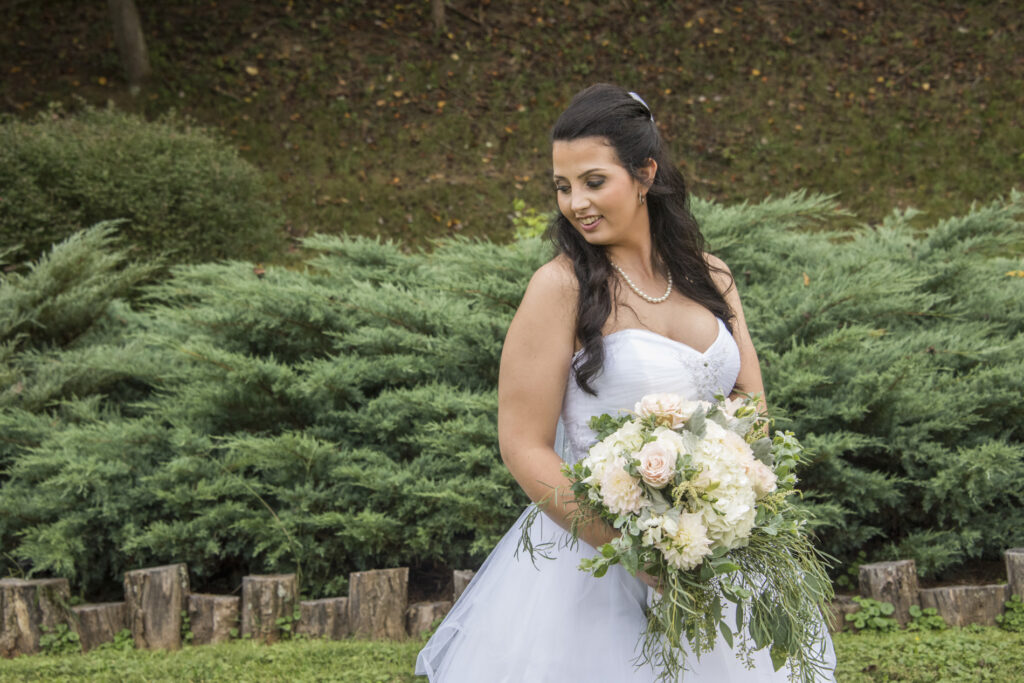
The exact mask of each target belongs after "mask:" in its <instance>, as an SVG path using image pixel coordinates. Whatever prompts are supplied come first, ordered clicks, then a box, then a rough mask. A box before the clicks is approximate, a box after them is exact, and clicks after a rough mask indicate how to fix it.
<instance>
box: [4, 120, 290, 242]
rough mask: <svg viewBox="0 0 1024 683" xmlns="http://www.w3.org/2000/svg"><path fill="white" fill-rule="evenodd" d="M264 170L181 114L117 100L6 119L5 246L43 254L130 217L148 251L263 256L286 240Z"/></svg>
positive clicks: (128, 227) (124, 229) (132, 231)
mask: <svg viewBox="0 0 1024 683" xmlns="http://www.w3.org/2000/svg"><path fill="white" fill-rule="evenodd" d="M263 196H264V188H263V185H262V180H261V178H260V175H259V172H258V171H257V170H256V169H255V168H253V167H252V166H251V165H250V164H249V163H247V162H245V161H244V160H242V159H241V158H239V156H238V154H237V153H236V152H235V151H234V150H233V149H231V148H229V147H228V146H227V145H225V144H224V143H223V142H221V141H220V140H219V139H217V138H216V137H214V136H213V134H212V133H211V132H209V131H207V130H205V129H202V128H197V127H195V126H193V125H192V124H190V123H188V122H186V121H183V120H180V119H179V118H177V117H174V116H166V117H164V118H162V119H161V120H159V121H155V122H147V121H145V120H143V119H140V118H138V117H136V116H132V115H129V114H125V113H121V112H118V111H115V110H112V109H110V110H96V109H88V108H87V109H85V110H83V111H81V112H80V113H78V114H76V115H73V116H64V115H61V114H56V113H54V114H46V115H43V116H41V117H40V118H39V119H37V120H36V121H34V122H30V123H26V122H21V121H17V120H12V121H8V122H6V123H4V124H3V125H0V251H3V250H4V248H9V247H12V246H20V249H18V250H17V251H16V252H14V253H13V254H11V255H9V256H8V257H7V259H8V260H23V259H26V258H36V257H37V256H39V255H40V254H41V253H43V252H44V251H45V250H46V249H47V248H48V247H49V246H50V245H51V244H52V243H54V242H59V241H61V240H63V239H65V238H66V237H68V236H69V235H71V234H73V233H74V232H75V231H76V230H79V229H81V228H83V227H85V226H88V225H92V224H94V223H97V222H100V221H106V220H114V219H122V218H123V219H127V220H126V222H125V223H124V224H123V225H122V226H121V228H120V232H121V234H123V235H124V236H125V237H126V238H127V240H128V242H129V243H130V244H132V245H133V246H134V247H135V249H136V253H137V254H138V255H139V256H140V257H141V258H151V257H153V256H156V255H158V254H161V253H163V252H168V253H169V255H170V257H171V258H172V259H173V260H175V261H178V262H195V261H206V260H212V259H221V258H254V259H258V258H259V257H260V254H262V253H263V252H264V251H265V250H268V249H269V248H272V247H273V246H274V245H276V244H279V243H280V235H281V230H280V225H281V221H280V220H279V219H278V217H277V212H276V211H275V210H274V208H273V207H272V206H270V205H269V204H268V203H267V202H266V201H264V200H263Z"/></svg>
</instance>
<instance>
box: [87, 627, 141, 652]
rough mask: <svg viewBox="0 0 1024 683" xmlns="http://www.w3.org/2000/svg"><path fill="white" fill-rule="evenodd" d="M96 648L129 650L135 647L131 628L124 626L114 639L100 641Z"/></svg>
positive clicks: (116, 650)
mask: <svg viewBox="0 0 1024 683" xmlns="http://www.w3.org/2000/svg"><path fill="white" fill-rule="evenodd" d="M94 649H95V650H112V651H114V652H128V651H131V650H134V649H135V638H133V637H132V632H131V629H127V628H123V629H121V630H120V631H118V632H117V633H115V634H114V639H113V640H111V641H108V642H106V643H100V644H99V645H97V646H96V647H95V648H94Z"/></svg>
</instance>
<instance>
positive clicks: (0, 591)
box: [0, 578, 71, 657]
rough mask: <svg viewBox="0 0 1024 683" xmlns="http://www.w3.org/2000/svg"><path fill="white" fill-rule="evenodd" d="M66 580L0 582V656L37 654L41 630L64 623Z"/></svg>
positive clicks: (68, 593)
mask: <svg viewBox="0 0 1024 683" xmlns="http://www.w3.org/2000/svg"><path fill="white" fill-rule="evenodd" d="M70 597H71V589H70V587H69V585H68V580H67V579H12V578H8V579H0V657H17V656H18V655H30V654H35V653H36V652H39V649H40V648H39V639H40V637H41V636H42V629H43V628H47V629H54V628H56V627H57V625H58V624H67V623H68V622H69V621H70V616H71V612H70V610H69V608H68V601H69V599H70Z"/></svg>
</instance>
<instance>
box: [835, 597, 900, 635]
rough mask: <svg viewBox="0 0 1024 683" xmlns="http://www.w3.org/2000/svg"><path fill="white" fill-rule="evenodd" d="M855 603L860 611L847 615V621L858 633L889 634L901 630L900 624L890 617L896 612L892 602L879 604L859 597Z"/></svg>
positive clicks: (876, 601)
mask: <svg viewBox="0 0 1024 683" xmlns="http://www.w3.org/2000/svg"><path fill="white" fill-rule="evenodd" d="M853 601H854V602H855V603H857V604H858V605H860V609H859V610H857V611H856V612H853V613H852V614H847V615H846V620H847V621H849V622H850V623H851V624H852V625H853V627H854V628H855V629H857V630H858V631H880V632H882V633H887V632H889V631H895V630H897V629H898V628H899V622H898V621H896V620H895V619H893V618H892V617H890V616H889V615H890V614H892V613H893V612H895V611H896V608H895V607H893V605H892V603H891V602H879V601H878V600H873V599H871V598H865V597H861V596H859V595H858V596H856V597H855V598H854V599H853Z"/></svg>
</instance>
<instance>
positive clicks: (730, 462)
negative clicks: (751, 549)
mask: <svg viewBox="0 0 1024 683" xmlns="http://www.w3.org/2000/svg"><path fill="white" fill-rule="evenodd" d="M693 455H694V461H695V463H696V464H698V465H700V467H701V472H700V474H698V475H697V477H696V479H695V481H694V483H696V484H697V486H700V487H702V488H707V487H710V486H711V485H712V484H713V483H716V482H717V484H718V485H717V486H716V487H714V489H713V490H712V491H711V492H710V493H709V495H710V497H712V498H714V499H715V502H714V503H713V504H712V503H708V502H706V501H702V502H701V511H700V514H701V516H702V518H703V520H704V524H705V526H706V527H707V533H708V536H709V537H710V538H711V539H712V541H714V542H715V545H722V546H725V547H726V548H736V547H739V546H741V545H743V544H745V542H746V539H747V537H748V536H749V535H750V531H751V529H753V528H754V520H755V518H756V516H757V511H756V510H755V508H754V505H755V503H756V500H757V494H756V493H755V490H754V482H753V481H752V480H751V477H750V475H749V474H748V468H751V467H753V466H754V465H753V463H755V462H756V459H755V458H754V454H753V452H752V451H751V450H750V446H749V445H748V444H747V443H746V441H744V440H743V437H741V436H739V435H738V434H736V433H735V432H731V431H729V430H727V429H724V428H723V427H721V426H720V425H718V424H716V423H715V422H711V421H709V422H708V423H707V424H706V425H705V434H704V439H703V440H702V441H701V443H700V447H699V448H698V449H697V452H696V453H694V454H693Z"/></svg>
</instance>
